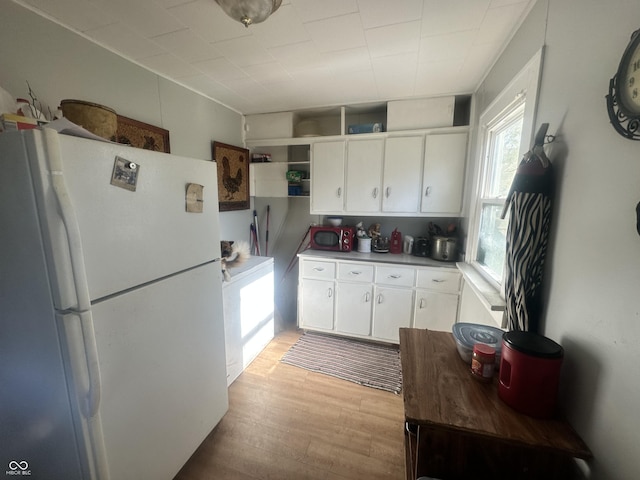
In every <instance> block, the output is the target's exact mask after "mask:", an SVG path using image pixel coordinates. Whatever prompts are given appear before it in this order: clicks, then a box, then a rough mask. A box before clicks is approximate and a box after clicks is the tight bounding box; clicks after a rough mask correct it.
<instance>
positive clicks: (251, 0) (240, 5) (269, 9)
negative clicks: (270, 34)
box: [216, 0, 282, 27]
mask: <svg viewBox="0 0 640 480" xmlns="http://www.w3.org/2000/svg"><path fill="white" fill-rule="evenodd" d="M216 2H217V4H218V5H220V6H221V7H222V9H223V10H224V11H225V13H226V14H227V15H229V16H230V17H231V18H233V19H234V20H237V21H239V22H240V23H242V24H243V25H244V26H245V27H249V25H252V24H254V23H260V22H264V21H265V20H266V19H267V18H269V15H271V14H272V13H273V12H275V11H276V10H277V9H278V7H280V4H281V3H282V0H216Z"/></svg>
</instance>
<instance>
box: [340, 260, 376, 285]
mask: <svg viewBox="0 0 640 480" xmlns="http://www.w3.org/2000/svg"><path fill="white" fill-rule="evenodd" d="M373 270H374V267H373V265H366V264H364V263H339V264H338V280H348V281H351V282H367V283H371V282H373Z"/></svg>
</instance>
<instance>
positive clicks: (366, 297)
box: [364, 292, 371, 303]
mask: <svg viewBox="0 0 640 480" xmlns="http://www.w3.org/2000/svg"><path fill="white" fill-rule="evenodd" d="M370 299H371V294H370V293H369V292H367V293H365V294H364V303H369V300H370Z"/></svg>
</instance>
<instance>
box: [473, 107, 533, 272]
mask: <svg viewBox="0 0 640 480" xmlns="http://www.w3.org/2000/svg"><path fill="white" fill-rule="evenodd" d="M523 120H524V101H520V102H517V103H516V105H514V106H512V107H510V108H509V109H508V111H506V112H504V113H503V114H502V115H500V117H498V118H497V119H496V120H495V123H494V124H493V125H490V126H489V127H488V128H487V129H486V133H485V142H484V144H485V154H484V155H483V158H484V159H485V162H484V165H483V167H484V168H483V175H482V180H481V183H480V188H479V192H478V199H477V210H478V215H479V217H480V225H479V229H478V242H477V245H476V254H475V258H474V261H475V262H476V263H477V265H478V267H479V268H481V269H483V270H484V272H485V273H486V274H487V275H488V276H489V277H491V279H493V281H494V282H495V283H497V284H501V283H502V270H503V267H504V257H505V242H506V234H507V225H508V218H505V219H504V220H503V219H501V218H500V216H501V215H502V209H503V208H504V203H505V199H506V197H507V194H508V193H509V187H510V186H511V182H512V180H513V177H514V175H515V173H516V169H517V168H518V163H519V161H520V158H519V152H520V139H521V137H522V124H523Z"/></svg>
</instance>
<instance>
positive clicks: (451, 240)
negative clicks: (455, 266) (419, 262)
mask: <svg viewBox="0 0 640 480" xmlns="http://www.w3.org/2000/svg"><path fill="white" fill-rule="evenodd" d="M431 258H433V259H434V260H440V261H442V262H455V261H456V260H457V259H458V239H457V238H455V237H446V236H443V235H434V236H433V237H431Z"/></svg>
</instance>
